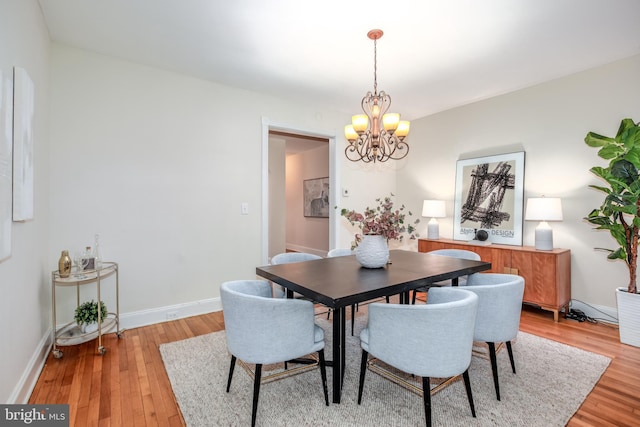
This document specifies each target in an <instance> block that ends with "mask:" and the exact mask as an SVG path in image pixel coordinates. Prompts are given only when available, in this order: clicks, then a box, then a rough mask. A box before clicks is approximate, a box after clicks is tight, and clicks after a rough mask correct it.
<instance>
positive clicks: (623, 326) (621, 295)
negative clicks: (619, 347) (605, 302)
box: [616, 288, 640, 347]
mask: <svg viewBox="0 0 640 427" xmlns="http://www.w3.org/2000/svg"><path fill="white" fill-rule="evenodd" d="M616 302H617V303H618V326H619V330H620V342H621V343H623V344H629V345H632V346H635V347H640V315H639V314H638V313H640V294H630V293H629V292H627V288H617V289H616Z"/></svg>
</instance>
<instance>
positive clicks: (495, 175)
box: [453, 151, 525, 246]
mask: <svg viewBox="0 0 640 427" xmlns="http://www.w3.org/2000/svg"><path fill="white" fill-rule="evenodd" d="M524 166H525V152H524V151H518V152H513V153H505V154H496V155H490V156H484V157H476V158H470V159H462V160H458V161H457V163H456V189H455V200H454V204H455V210H454V219H453V238H454V239H455V240H473V239H474V236H475V233H476V230H479V229H482V230H486V231H487V233H488V234H489V238H488V240H487V243H500V244H506V245H514V246H522V226H523V211H524ZM487 243H483V244H487Z"/></svg>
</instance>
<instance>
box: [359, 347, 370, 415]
mask: <svg viewBox="0 0 640 427" xmlns="http://www.w3.org/2000/svg"><path fill="white" fill-rule="evenodd" d="M368 357H369V353H367V352H366V351H365V350H362V361H361V362H360V383H359V384H358V405H359V404H360V403H361V402H362V391H363V390H364V374H365V373H366V372H367V358H368Z"/></svg>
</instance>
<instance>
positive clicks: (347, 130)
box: [344, 125, 358, 141]
mask: <svg viewBox="0 0 640 427" xmlns="http://www.w3.org/2000/svg"><path fill="white" fill-rule="evenodd" d="M344 136H345V137H346V138H347V140H348V141H355V140H356V139H358V133H357V132H356V130H355V129H354V128H353V125H346V126H345V127H344Z"/></svg>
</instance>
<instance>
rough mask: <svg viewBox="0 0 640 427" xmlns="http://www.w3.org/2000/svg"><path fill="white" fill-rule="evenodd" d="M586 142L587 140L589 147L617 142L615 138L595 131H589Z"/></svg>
mask: <svg viewBox="0 0 640 427" xmlns="http://www.w3.org/2000/svg"><path fill="white" fill-rule="evenodd" d="M584 142H586V143H587V145H588V146H589V147H602V146H604V145H608V144H610V143H612V142H615V139H613V138H609V137H608V136H603V135H600V134H597V133H595V132H589V133H588V134H587V136H586V137H585V138H584Z"/></svg>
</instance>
